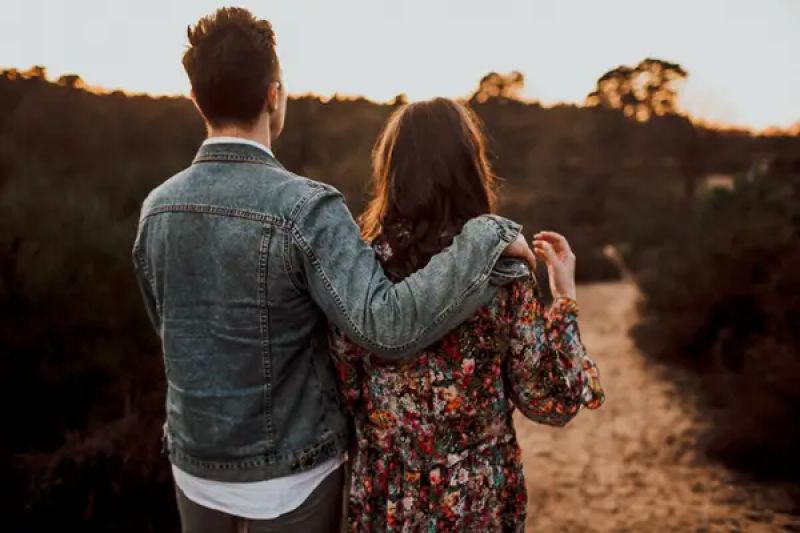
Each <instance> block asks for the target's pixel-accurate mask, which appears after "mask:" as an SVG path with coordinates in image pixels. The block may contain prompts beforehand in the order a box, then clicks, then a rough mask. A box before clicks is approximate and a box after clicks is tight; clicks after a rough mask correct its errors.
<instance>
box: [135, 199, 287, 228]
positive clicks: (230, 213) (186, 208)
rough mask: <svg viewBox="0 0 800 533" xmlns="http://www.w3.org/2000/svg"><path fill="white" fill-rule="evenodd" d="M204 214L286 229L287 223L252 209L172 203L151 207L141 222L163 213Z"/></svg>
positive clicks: (143, 215)
mask: <svg viewBox="0 0 800 533" xmlns="http://www.w3.org/2000/svg"><path fill="white" fill-rule="evenodd" d="M175 212H184V213H204V214H208V215H217V216H226V217H232V218H243V219H246V220H252V221H255V222H262V223H263V222H266V223H269V224H272V225H275V226H281V227H286V226H287V221H286V220H285V219H282V218H279V217H276V216H274V215H270V214H267V213H262V212H260V211H254V210H252V209H242V208H238V207H226V206H219V205H212V204H198V203H171V204H163V205H159V206H155V207H151V208H150V209H148V210H147V211H146V212H144V213H143V214H142V217H141V220H142V221H144V220H145V219H147V218H150V217H152V216H155V215H160V214H163V213H175Z"/></svg>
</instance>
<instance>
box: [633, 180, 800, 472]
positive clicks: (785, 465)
mask: <svg viewBox="0 0 800 533" xmlns="http://www.w3.org/2000/svg"><path fill="white" fill-rule="evenodd" d="M798 199H800V175H797V174H795V175H778V176H776V175H770V174H768V175H762V176H758V177H755V178H754V177H752V176H751V177H750V179H746V178H744V177H741V178H739V179H738V181H737V183H736V188H735V189H734V191H732V192H729V191H718V192H716V193H715V194H712V195H710V196H709V197H707V198H704V199H702V200H701V201H700V202H699V203H698V205H697V206H696V209H695V210H694V211H693V212H692V213H691V214H690V215H689V216H686V217H685V218H684V219H683V220H682V221H681V222H674V223H673V229H672V231H671V234H670V235H669V236H668V238H667V240H666V244H665V245H664V246H663V247H661V248H660V249H658V250H657V251H656V253H654V254H653V256H652V257H651V259H650V261H648V262H647V264H648V265H649V266H643V267H642V268H641V270H640V271H639V276H638V279H639V283H640V286H641V289H642V293H643V295H644V299H643V303H642V311H643V317H644V318H643V321H642V323H641V324H640V325H639V326H638V327H637V329H636V331H635V333H636V336H637V339H638V340H639V341H640V342H641V343H643V344H644V346H645V347H646V348H648V349H649V350H651V351H653V350H655V351H657V352H658V354H659V355H660V356H661V357H662V358H664V359H665V360H667V361H669V362H677V363H680V364H685V365H687V366H689V367H690V368H692V369H694V370H695V371H697V372H699V373H700V374H702V375H703V376H705V377H704V379H703V381H702V382H703V384H704V391H703V392H704V397H705V399H706V400H708V401H709V402H710V404H711V405H716V406H719V407H722V408H723V409H722V414H721V416H719V417H716V416H715V417H714V418H713V426H712V429H711V431H712V434H711V435H710V451H711V452H712V453H713V454H714V455H715V456H717V457H719V458H721V459H723V460H724V461H726V462H728V463H729V464H731V465H733V466H735V467H738V468H743V469H746V470H748V471H750V472H753V473H755V474H758V475H763V476H769V477H776V476H777V477H786V478H790V479H794V480H798V481H800V457H798V455H797V453H796V451H797V450H798V449H800V417H798V416H797V413H796V411H795V409H796V405H798V404H799V403H800V387H798V386H797V384H798V383H799V382H800V381H798V380H800V202H798Z"/></svg>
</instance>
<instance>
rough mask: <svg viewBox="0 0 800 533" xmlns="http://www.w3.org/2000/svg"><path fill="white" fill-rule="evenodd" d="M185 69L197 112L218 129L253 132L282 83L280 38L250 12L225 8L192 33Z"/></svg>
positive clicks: (190, 34) (191, 28) (204, 18)
mask: <svg viewBox="0 0 800 533" xmlns="http://www.w3.org/2000/svg"><path fill="white" fill-rule="evenodd" d="M188 34H189V47H188V49H187V50H186V53H184V54H183V67H184V68H185V69H186V73H187V74H188V75H189V81H190V82H191V84H192V92H193V93H194V98H195V101H196V102H197V106H198V107H199V108H200V112H201V113H202V114H203V116H204V117H205V119H206V121H207V122H208V123H209V124H211V125H212V126H215V127H222V126H252V125H253V124H254V123H255V122H256V120H258V117H259V116H260V115H261V113H262V111H263V110H264V105H265V104H266V99H267V89H268V87H269V84H270V83H272V82H275V81H279V76H280V65H279V63H278V56H277V53H276V52H275V32H273V31H272V25H271V24H270V23H269V21H267V20H262V19H257V18H256V17H255V16H254V15H253V14H252V13H250V11H248V10H247V9H242V8H237V7H225V8H222V9H218V10H217V11H215V12H214V13H213V14H211V15H208V16H205V17H203V18H201V19H200V20H199V21H197V24H195V25H194V26H190V27H189V29H188Z"/></svg>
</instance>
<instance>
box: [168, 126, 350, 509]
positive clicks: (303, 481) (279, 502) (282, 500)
mask: <svg viewBox="0 0 800 533" xmlns="http://www.w3.org/2000/svg"><path fill="white" fill-rule="evenodd" d="M218 143H228V144H230V143H236V144H249V145H251V146H255V147H257V148H260V149H262V150H264V151H265V152H267V153H268V154H269V155H272V151H271V150H270V149H269V148H267V147H266V146H264V145H263V144H260V143H257V142H255V141H251V140H249V139H241V138H239V137H210V138H208V139H206V140H205V142H203V144H218ZM343 462H344V457H343V455H342V456H338V457H334V458H332V459H328V460H327V461H325V462H324V463H322V464H320V465H317V466H315V467H314V468H312V469H311V470H308V471H306V472H300V473H299V474H292V475H290V476H285V477H279V478H275V479H268V480H266V481H248V482H244V483H232V482H224V481H212V480H210V479H203V478H199V477H197V476H193V475H191V474H187V473H186V472H184V471H183V470H181V469H180V468H178V467H177V466H175V465H172V475H173V477H174V478H175V484H176V485H177V486H178V488H179V489H181V492H183V493H184V494H185V495H186V497H187V498H189V499H190V500H192V501H193V502H195V503H197V504H199V505H202V506H203V507H206V508H208V509H214V510H216V511H222V512H224V513H227V514H230V515H234V516H240V517H242V518H250V519H253V520H268V519H271V518H277V517H279V516H281V515H283V514H286V513H288V512H291V511H293V510H295V509H297V508H298V507H299V506H300V504H302V503H303V502H304V501H305V500H306V499H307V498H308V497H309V496H310V495H311V493H312V492H314V489H316V488H317V487H318V486H319V485H320V483H322V482H323V481H324V480H325V478H326V477H328V475H330V474H331V473H332V472H333V471H334V470H336V469H337V468H339V467H340V466H341V465H342V463H343Z"/></svg>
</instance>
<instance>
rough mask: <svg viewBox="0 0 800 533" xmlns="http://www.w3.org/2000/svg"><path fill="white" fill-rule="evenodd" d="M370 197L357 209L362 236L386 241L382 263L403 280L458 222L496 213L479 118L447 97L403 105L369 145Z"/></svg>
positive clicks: (457, 228) (442, 243) (445, 242)
mask: <svg viewBox="0 0 800 533" xmlns="http://www.w3.org/2000/svg"><path fill="white" fill-rule="evenodd" d="M372 168H373V180H374V192H373V198H372V200H371V201H370V203H369V205H368V206H367V209H366V210H365V211H364V213H363V214H362V215H361V218H360V219H359V222H360V223H361V228H362V235H363V237H364V238H365V239H366V240H369V241H373V240H376V239H377V240H378V242H379V243H380V242H381V241H384V242H386V243H387V244H388V245H389V246H390V247H391V249H392V257H391V258H390V259H389V260H387V261H386V262H385V264H384V267H385V269H386V271H387V273H388V274H389V275H390V276H391V277H392V278H394V279H395V280H397V279H402V278H404V277H406V276H408V275H409V274H411V273H413V272H415V271H417V270H419V269H420V268H422V267H424V266H425V265H426V264H427V263H428V261H429V260H430V258H431V257H432V256H433V255H435V254H436V253H437V252H439V251H441V250H442V249H444V248H446V247H447V246H449V245H450V244H451V243H452V241H453V237H454V236H455V235H457V234H458V233H459V232H460V231H461V228H462V227H463V225H464V223H466V222H467V221H468V220H469V219H470V218H473V217H476V216H478V215H482V214H486V213H492V212H494V208H495V202H496V196H495V182H496V177H495V176H494V174H493V173H492V170H491V168H490V165H489V162H488V160H487V157H486V143H485V141H484V137H483V133H482V131H481V127H480V122H479V120H478V118H477V117H476V116H475V114H474V113H473V112H472V111H471V110H470V109H468V108H467V107H466V106H464V105H461V104H459V103H457V102H454V101H452V100H448V99H446V98H435V99H433V100H429V101H426V102H418V103H413V104H409V105H406V106H404V107H401V108H400V109H398V110H396V111H395V112H394V113H393V114H392V116H391V117H390V118H389V120H388V122H387V123H386V126H385V127H384V129H383V131H382V132H381V134H380V136H379V137H378V140H377V142H376V143H375V147H374V148H373V152H372Z"/></svg>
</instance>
